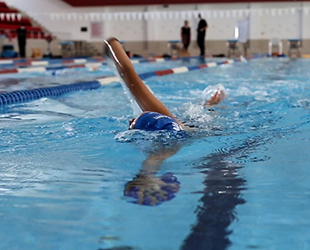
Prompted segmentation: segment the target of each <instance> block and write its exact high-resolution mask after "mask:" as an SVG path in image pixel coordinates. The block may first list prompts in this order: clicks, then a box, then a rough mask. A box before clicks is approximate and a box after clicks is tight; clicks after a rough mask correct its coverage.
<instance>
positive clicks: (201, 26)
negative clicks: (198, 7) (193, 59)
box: [197, 14, 208, 56]
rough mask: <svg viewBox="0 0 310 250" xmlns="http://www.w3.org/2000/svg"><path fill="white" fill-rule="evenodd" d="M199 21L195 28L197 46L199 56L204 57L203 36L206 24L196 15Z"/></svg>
mask: <svg viewBox="0 0 310 250" xmlns="http://www.w3.org/2000/svg"><path fill="white" fill-rule="evenodd" d="M198 17H199V19H200V21H199V23H198V28H197V44H198V46H199V49H200V56H205V36H206V30H207V28H208V23H207V22H206V20H205V19H203V18H202V17H201V15H200V14H199V15H198Z"/></svg>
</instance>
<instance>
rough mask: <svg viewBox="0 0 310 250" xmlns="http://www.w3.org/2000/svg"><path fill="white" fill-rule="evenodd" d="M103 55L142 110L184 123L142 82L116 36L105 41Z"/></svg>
mask: <svg viewBox="0 0 310 250" xmlns="http://www.w3.org/2000/svg"><path fill="white" fill-rule="evenodd" d="M104 56H105V57H106V58H107V59H111V60H112V61H113V62H114V64H115V66H116V69H117V71H118V72H119V75H120V76H121V77H122V79H123V80H124V82H125V84H126V86H127V87H128V89H129V90H130V92H131V94H132V95H133V96H134V98H135V99H136V101H137V103H138V105H139V106H140V108H141V109H142V110H143V111H154V112H158V113H161V114H163V115H167V116H170V117H172V118H173V119H175V120H176V122H178V123H179V124H180V125H181V126H182V127H184V125H183V124H182V123H181V122H180V121H178V120H177V119H176V118H175V117H174V116H173V115H172V114H171V113H170V111H169V110H168V109H167V108H166V106H165V105H164V104H163V103H162V102H160V101H159V100H158V99H157V98H156V97H155V96H154V95H153V94H152V92H151V91H150V90H149V89H148V88H147V87H146V85H145V84H144V83H143V82H142V80H141V79H140V77H139V76H138V74H137V73H136V71H135V69H134V67H133V65H132V63H131V61H130V60H129V58H128V56H127V55H126V53H125V52H124V49H123V48H122V46H121V44H120V43H119V41H118V40H117V39H116V38H110V39H109V40H107V41H105V48H104Z"/></svg>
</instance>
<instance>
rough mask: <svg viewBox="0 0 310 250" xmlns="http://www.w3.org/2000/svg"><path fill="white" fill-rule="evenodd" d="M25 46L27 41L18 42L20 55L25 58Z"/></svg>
mask: <svg viewBox="0 0 310 250" xmlns="http://www.w3.org/2000/svg"><path fill="white" fill-rule="evenodd" d="M25 46H26V44H25V43H22V42H20V43H19V44H18V47H19V55H20V57H21V58H25Z"/></svg>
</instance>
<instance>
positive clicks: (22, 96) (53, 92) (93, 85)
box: [0, 59, 243, 106]
mask: <svg viewBox="0 0 310 250" xmlns="http://www.w3.org/2000/svg"><path fill="white" fill-rule="evenodd" d="M240 61H243V60H242V59H234V60H232V59H230V60H225V61H221V62H209V63H205V64H200V65H194V66H188V67H184V66H183V67H178V68H172V69H165V70H158V71H154V72H147V73H142V74H139V77H140V78H141V79H142V80H145V79H147V78H149V77H153V76H164V75H169V74H179V73H185V72H188V71H192V70H198V69H203V68H210V67H216V66H220V65H223V64H233V63H235V62H240ZM119 81H120V79H119V77H117V76H112V77H105V78H101V79H97V80H95V81H88V82H80V83H72V84H66V85H61V86H54V87H46V88H38V89H30V90H20V91H13V92H10V93H0V106H5V105H9V104H16V103H23V102H27V101H33V100H37V99H40V98H42V97H57V96H60V95H62V94H65V93H69V92H73V91H81V90H92V89H98V88H100V87H101V86H104V85H108V84H111V83H113V82H119Z"/></svg>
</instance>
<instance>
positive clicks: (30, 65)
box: [0, 57, 199, 74]
mask: <svg viewBox="0 0 310 250" xmlns="http://www.w3.org/2000/svg"><path fill="white" fill-rule="evenodd" d="M197 58H199V57H184V58H152V59H131V62H132V63H133V64H137V63H150V62H166V61H177V60H189V59H197ZM55 60H56V59H55ZM4 61H6V62H12V61H13V60H0V65H2V64H3V62H4ZM58 61H59V60H58ZM100 61H101V62H100ZM53 64H54V65H53ZM102 65H106V62H104V61H103V59H102V60H100V59H97V62H94V61H93V62H92V61H88V60H87V59H72V60H62V62H61V64H60V65H58V66H55V63H50V62H49V61H28V62H21V63H15V64H12V65H10V66H13V68H7V67H6V68H2V69H1V67H0V74H14V73H21V72H44V71H46V72H47V71H55V70H62V69H70V68H88V67H90V68H93V67H99V66H102ZM14 66H15V67H14ZM16 66H17V67H16ZM42 67H44V69H42Z"/></svg>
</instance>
